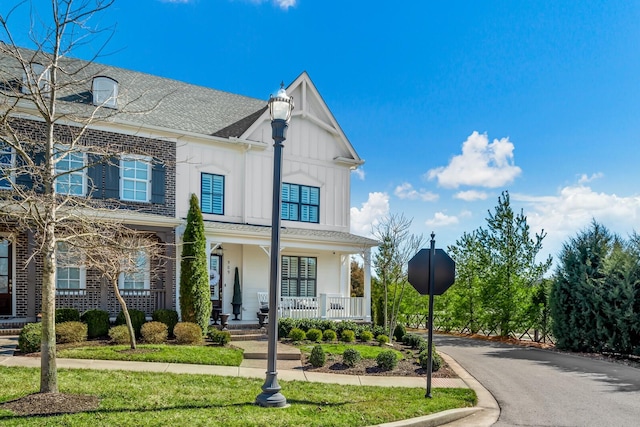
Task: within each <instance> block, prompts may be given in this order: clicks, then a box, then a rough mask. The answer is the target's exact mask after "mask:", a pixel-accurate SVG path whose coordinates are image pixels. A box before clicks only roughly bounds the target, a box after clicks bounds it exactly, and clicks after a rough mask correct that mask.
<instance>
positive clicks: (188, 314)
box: [180, 194, 211, 332]
mask: <svg viewBox="0 0 640 427" xmlns="http://www.w3.org/2000/svg"><path fill="white" fill-rule="evenodd" d="M182 241H183V247H182V259H181V262H180V310H181V312H182V321H183V322H193V323H197V324H198V325H200V327H201V328H202V331H203V332H206V330H207V327H208V326H209V318H210V316H211V290H210V288H209V277H208V274H207V250H206V237H205V234H204V221H203V219H202V212H201V211H200V203H199V201H198V197H197V196H196V195H195V194H192V195H191V199H190V201H189V213H188V214H187V226H186V228H185V230H184V235H183V237H182Z"/></svg>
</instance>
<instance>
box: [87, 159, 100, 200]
mask: <svg viewBox="0 0 640 427" xmlns="http://www.w3.org/2000/svg"><path fill="white" fill-rule="evenodd" d="M87 162H88V167H87V197H91V198H94V199H102V198H104V194H103V193H104V192H103V191H102V171H103V170H104V165H103V163H101V162H100V156H98V155H97V154H89V155H88V156H87Z"/></svg>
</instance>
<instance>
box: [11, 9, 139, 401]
mask: <svg viewBox="0 0 640 427" xmlns="http://www.w3.org/2000/svg"><path fill="white" fill-rule="evenodd" d="M25 3H28V2H22V3H19V4H18V5H17V6H15V7H13V8H11V9H10V10H9V11H8V12H7V13H5V14H0V27H1V28H2V29H3V30H4V34H5V36H6V40H7V42H6V43H0V151H1V154H2V155H4V156H5V157H3V159H4V161H3V162H2V164H0V171H1V175H0V181H1V182H2V183H3V184H4V185H3V186H9V187H10V189H9V190H7V191H0V218H1V219H0V220H1V221H2V222H3V223H4V225H5V227H10V228H11V229H13V230H16V229H17V230H23V231H25V232H26V231H27V230H28V232H30V233H32V235H33V237H34V241H35V243H36V244H35V246H36V248H35V251H34V252H33V254H32V256H31V257H32V259H33V258H35V257H36V256H38V257H39V259H41V260H42V305H41V312H42V346H41V350H42V351H41V354H42V357H41V378H40V392H41V393H47V392H57V391H58V378H57V366H56V342H55V338H56V337H55V296H56V294H55V290H56V282H55V274H56V246H57V243H58V242H59V241H69V242H72V241H73V240H74V238H76V237H78V231H77V230H78V229H81V230H82V229H83V227H78V226H77V225H78V222H82V221H86V220H87V212H96V211H100V210H101V209H104V210H109V209H113V208H114V204H115V203H116V202H110V204H106V203H105V201H103V200H97V199H92V197H91V196H92V194H91V189H92V188H94V184H95V183H94V182H92V180H91V177H90V176H89V183H88V185H87V187H88V191H87V193H86V194H78V192H77V189H78V185H79V184H78V183H77V182H76V181H75V177H76V175H77V173H78V172H82V171H85V172H86V171H87V170H89V169H90V168H92V167H94V166H96V165H99V164H101V163H103V164H104V163H106V162H113V160H111V159H112V156H114V155H116V154H121V153H122V152H123V147H122V146H116V145H109V144H106V143H102V144H100V143H96V142H95V138H88V137H87V134H88V133H89V132H90V129H91V126H92V125H93V124H95V123H96V122H102V121H106V120H109V119H110V118H112V117H113V116H115V115H116V114H120V113H122V112H123V111H124V110H126V105H121V106H120V107H119V108H118V109H114V108H109V106H110V105H112V104H111V103H112V101H113V97H114V96H115V95H113V94H110V95H109V94H107V96H106V97H104V98H103V99H102V101H101V102H97V103H96V102H95V101H96V98H93V102H87V99H85V98H83V96H85V97H87V96H90V94H89V95H86V94H87V88H88V87H90V83H91V81H92V78H93V77H94V76H95V75H96V73H95V69H91V67H92V66H93V65H92V64H93V59H95V58H96V57H97V56H98V55H99V54H100V53H101V51H102V49H101V48H99V49H97V50H96V51H95V56H94V57H93V58H92V60H89V61H80V60H75V59H73V58H71V57H70V56H69V55H70V54H71V53H72V52H73V51H74V49H76V48H77V47H78V46H80V45H83V44H86V43H88V42H89V41H90V40H92V41H95V37H96V36H102V35H104V36H106V38H107V40H108V36H109V35H110V32H109V29H107V32H105V33H104V34H100V33H101V32H102V31H103V30H100V31H97V30H95V29H93V28H91V27H90V26H89V20H90V18H91V17H92V16H93V15H95V14H96V13H98V12H100V11H102V10H104V9H106V8H108V7H109V6H110V5H111V4H112V3H113V0H78V1H73V0H51V4H50V5H51V10H50V14H49V15H43V14H42V11H39V14H38V13H36V12H35V11H33V10H32V31H31V32H30V40H31V44H32V45H33V46H34V47H33V48H32V49H25V48H22V47H20V46H18V45H17V44H16V41H15V39H14V38H13V36H12V33H11V31H10V26H9V22H10V20H11V18H12V17H13V16H14V14H15V13H16V11H17V8H18V7H20V6H23V7H24V6H25ZM42 16H48V18H47V20H46V21H41V20H40V17H42ZM36 25H38V26H39V27H38V28H35V27H36ZM94 68H95V66H94ZM83 94H84V95H83ZM7 159H10V160H9V161H6V160H7ZM87 175H89V174H87ZM91 221H102V222H101V223H102V225H103V227H101V228H102V229H108V228H109V227H108V224H109V222H110V221H111V220H109V219H108V218H106V217H105V218H104V219H102V220H100V219H99V215H98V216H96V215H93V217H92V219H91ZM95 225H96V224H94V226H95ZM83 237H84V238H85V239H87V240H90V239H93V238H96V235H94V236H90V235H87V234H83ZM108 237H109V236H108V235H106V236H103V238H108ZM112 237H113V236H112ZM76 240H77V239H76ZM120 243H123V242H120ZM137 243H138V244H139V243H140V242H137ZM111 248H112V249H114V248H115V246H112V247H111ZM114 250H115V249H114ZM118 250H121V251H120V252H119V254H120V255H122V254H126V253H127V250H130V251H132V250H133V247H129V248H119V249H118ZM91 256H93V255H91V254H90V252H87V255H86V257H87V259H90V258H91ZM103 256H104V255H102V254H96V257H97V258H102V259H105V258H103ZM97 258H96V259H97ZM125 258H126V256H125ZM129 261H130V260H129ZM126 265H131V263H130V262H128V261H125V262H123V264H122V265H121V264H118V266H117V268H116V266H115V265H109V266H108V269H109V272H107V271H106V269H105V270H103V274H105V275H107V277H112V276H111V275H118V274H120V273H122V272H126V271H127V268H126V267H124V266H126ZM96 266H97V264H96ZM112 283H114V282H113V281H112ZM115 289H116V292H117V286H116V287H115ZM129 323H130V322H129Z"/></svg>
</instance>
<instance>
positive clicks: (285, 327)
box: [278, 317, 296, 337]
mask: <svg viewBox="0 0 640 427" xmlns="http://www.w3.org/2000/svg"><path fill="white" fill-rule="evenodd" d="M295 327H296V321H295V320H294V319H292V318H290V317H283V318H280V319H278V336H279V337H288V336H289V332H291V330H292V329H293V328H295Z"/></svg>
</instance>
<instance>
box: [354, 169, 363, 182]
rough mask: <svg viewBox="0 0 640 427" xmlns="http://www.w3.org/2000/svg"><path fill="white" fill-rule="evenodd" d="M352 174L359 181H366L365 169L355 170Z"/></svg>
mask: <svg viewBox="0 0 640 427" xmlns="http://www.w3.org/2000/svg"><path fill="white" fill-rule="evenodd" d="M351 173H352V174H354V175H355V176H356V177H357V178H358V179H359V180H361V181H364V176H365V172H364V169H362V168H358V169H353V170H352V171H351Z"/></svg>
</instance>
